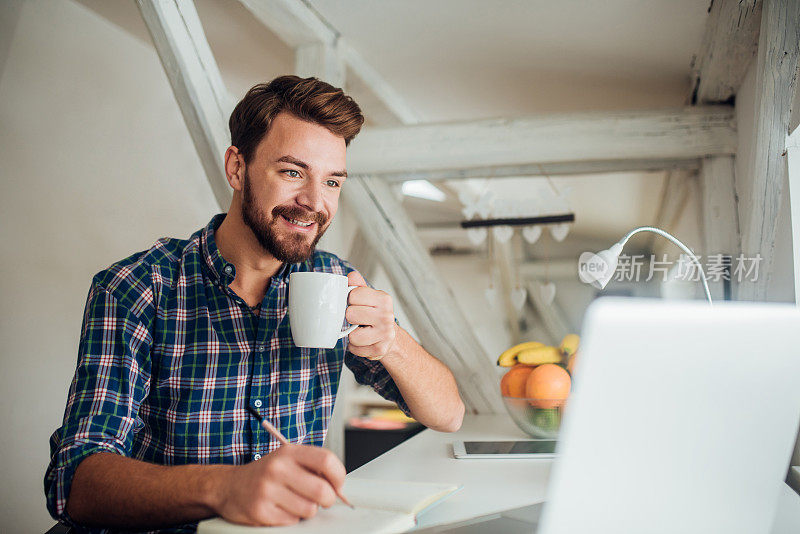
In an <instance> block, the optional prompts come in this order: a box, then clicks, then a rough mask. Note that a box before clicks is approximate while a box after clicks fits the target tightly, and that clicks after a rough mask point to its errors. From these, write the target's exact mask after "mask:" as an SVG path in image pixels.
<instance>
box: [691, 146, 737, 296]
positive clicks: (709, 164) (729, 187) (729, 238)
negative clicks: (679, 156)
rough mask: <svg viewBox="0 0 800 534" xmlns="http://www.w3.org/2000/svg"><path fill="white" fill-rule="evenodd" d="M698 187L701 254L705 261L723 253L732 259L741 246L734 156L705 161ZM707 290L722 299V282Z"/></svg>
mask: <svg viewBox="0 0 800 534" xmlns="http://www.w3.org/2000/svg"><path fill="white" fill-rule="evenodd" d="M700 187H701V191H702V195H703V198H702V210H701V211H702V215H703V251H702V252H701V254H702V255H703V256H704V258H705V259H706V260H707V259H708V256H709V255H710V254H725V255H728V256H730V257H731V258H732V259H735V258H736V257H737V256H738V255H739V250H740V246H741V245H740V242H739V240H740V237H739V214H738V211H737V199H736V187H735V181H734V162H733V156H715V157H711V158H704V159H703V163H702V167H701V171H700ZM731 282H732V283H734V282H735V281H734V280H731ZM709 288H710V290H711V293H712V295H713V297H714V298H715V299H722V297H723V283H722V281H717V282H713V281H710V282H709Z"/></svg>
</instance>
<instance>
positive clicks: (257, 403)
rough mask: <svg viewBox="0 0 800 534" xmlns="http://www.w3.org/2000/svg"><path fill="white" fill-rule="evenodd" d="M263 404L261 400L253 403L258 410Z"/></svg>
mask: <svg viewBox="0 0 800 534" xmlns="http://www.w3.org/2000/svg"><path fill="white" fill-rule="evenodd" d="M261 404H262V402H261V399H256V401H255V402H254V403H253V406H255V407H256V408H261Z"/></svg>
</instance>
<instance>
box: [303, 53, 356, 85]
mask: <svg viewBox="0 0 800 534" xmlns="http://www.w3.org/2000/svg"><path fill="white" fill-rule="evenodd" d="M294 54H295V69H294V72H295V74H297V75H298V76H301V77H303V78H307V77H309V76H315V77H317V78H319V79H320V80H322V81H325V82H328V83H329V84H331V85H333V86H334V87H343V86H344V82H345V67H344V62H343V61H342V56H341V54H340V53H339V49H338V47H337V45H336V44H335V43H334V44H328V43H311V44H305V45H301V46H298V47H297V48H295V51H294Z"/></svg>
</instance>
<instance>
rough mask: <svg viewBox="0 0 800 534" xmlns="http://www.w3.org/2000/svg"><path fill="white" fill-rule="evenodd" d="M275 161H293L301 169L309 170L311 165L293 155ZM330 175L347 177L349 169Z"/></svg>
mask: <svg viewBox="0 0 800 534" xmlns="http://www.w3.org/2000/svg"><path fill="white" fill-rule="evenodd" d="M275 162H276V163H277V162H283V163H291V164H292V165H296V166H298V167H300V168H301V169H305V170H308V169H309V168H310V165H309V164H308V163H306V162H305V161H302V160H299V159H297V158H295V157H293V156H281V157H279V158H278V159H276V160H275ZM330 176H336V177H337V178H347V171H334V172H332V173H331V174H330Z"/></svg>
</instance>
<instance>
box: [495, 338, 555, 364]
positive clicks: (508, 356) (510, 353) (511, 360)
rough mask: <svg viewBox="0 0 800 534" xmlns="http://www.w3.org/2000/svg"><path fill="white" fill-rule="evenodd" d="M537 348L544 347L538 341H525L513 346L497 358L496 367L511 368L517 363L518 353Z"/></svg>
mask: <svg viewBox="0 0 800 534" xmlns="http://www.w3.org/2000/svg"><path fill="white" fill-rule="evenodd" d="M537 347H544V344H543V343H539V342H538V341H526V342H525V343H520V344H519V345H514V346H513V347H511V348H510V349H508V350H506V351H504V352H503V354H501V355H500V357H499V358H497V365H499V366H500V367H513V366H514V365H515V364H516V363H517V354H519V352H520V351H523V350H526V349H534V348H537Z"/></svg>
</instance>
